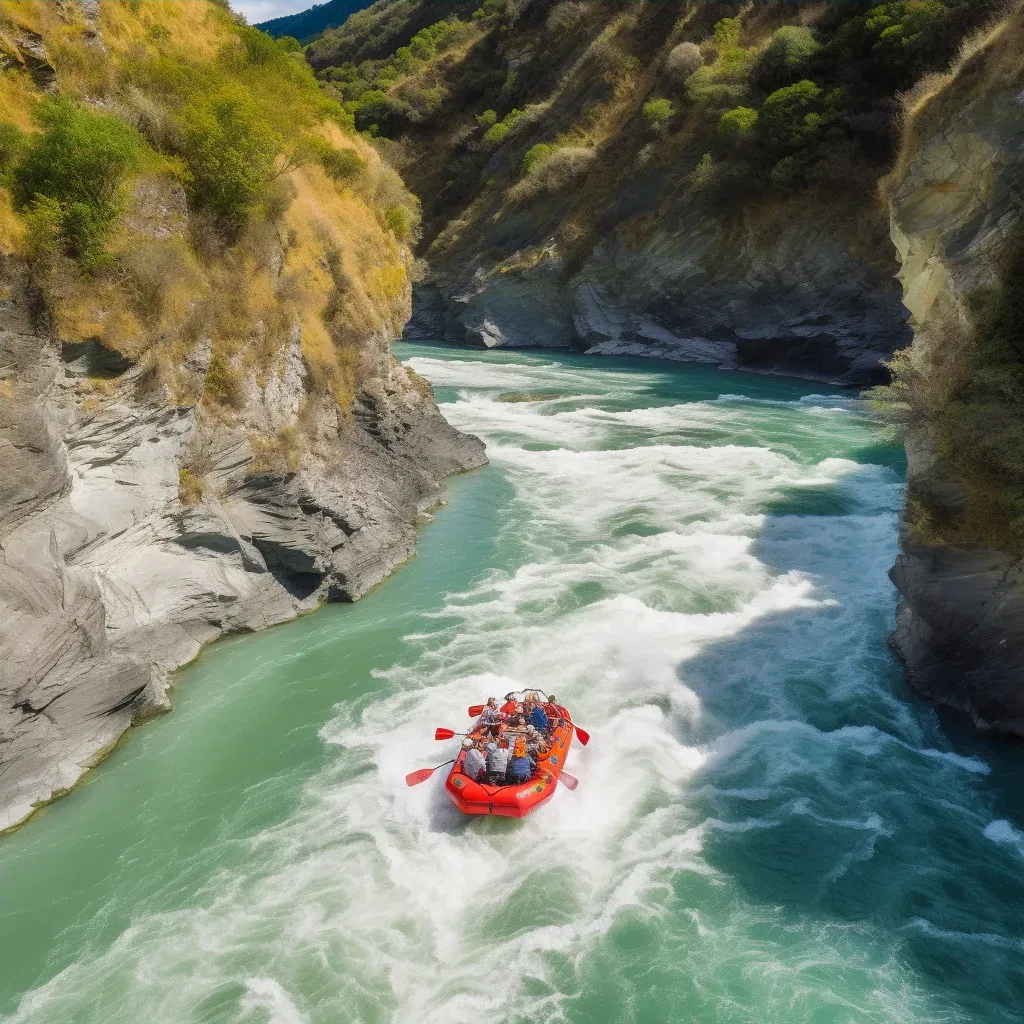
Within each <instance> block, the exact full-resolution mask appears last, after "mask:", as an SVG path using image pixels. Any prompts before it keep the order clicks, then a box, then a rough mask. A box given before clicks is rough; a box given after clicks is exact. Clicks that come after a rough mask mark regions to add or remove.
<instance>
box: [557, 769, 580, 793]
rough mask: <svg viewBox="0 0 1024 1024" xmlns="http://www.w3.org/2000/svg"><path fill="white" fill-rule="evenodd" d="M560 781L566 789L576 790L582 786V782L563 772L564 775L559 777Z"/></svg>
mask: <svg viewBox="0 0 1024 1024" xmlns="http://www.w3.org/2000/svg"><path fill="white" fill-rule="evenodd" d="M558 781H559V782H561V783H562V785H563V786H565V788H566V789H575V788H576V787H577V786H578V785H579V784H580V780H579V779H577V778H576V776H575V775H570V774H569V773H568V772H562V774H561V775H559V776H558Z"/></svg>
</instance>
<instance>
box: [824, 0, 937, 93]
mask: <svg viewBox="0 0 1024 1024" xmlns="http://www.w3.org/2000/svg"><path fill="white" fill-rule="evenodd" d="M949 14H950V11H949V8H948V7H947V6H946V4H944V3H941V2H939V0H896V2H893V3H883V4H876V5H875V6H874V7H871V8H870V9H869V10H868V11H866V12H865V13H864V14H861V15H858V16H857V17H854V18H851V19H850V20H849V21H847V22H846V23H845V24H843V25H842V26H841V27H840V30H839V31H838V32H837V33H836V36H835V38H834V39H833V40H832V42H831V43H830V44H829V49H830V51H831V52H832V54H833V55H834V56H835V58H836V59H837V60H839V61H840V62H844V63H845V62H848V61H851V60H864V59H865V58H870V59H872V60H873V63H874V70H875V73H876V75H877V77H878V78H880V79H883V80H887V81H889V82H891V83H894V84H896V83H900V82H902V81H906V80H908V79H909V78H910V77H912V76H914V75H916V74H918V73H920V72H921V71H923V70H925V69H926V68H928V67H929V66H932V65H933V64H934V63H936V62H940V63H941V62H942V61H943V60H944V59H946V57H947V56H948V53H947V46H946V44H945V43H944V41H943V31H942V29H943V25H944V22H945V21H946V19H947V17H948V16H949Z"/></svg>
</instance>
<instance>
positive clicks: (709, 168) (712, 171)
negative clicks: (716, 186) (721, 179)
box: [690, 153, 718, 192]
mask: <svg viewBox="0 0 1024 1024" xmlns="http://www.w3.org/2000/svg"><path fill="white" fill-rule="evenodd" d="M717 176H718V168H717V167H716V166H715V162H714V160H712V158H711V154H710V153H705V154H704V155H703V156H702V157H701V158H700V162H699V163H698V164H697V166H696V167H694V169H693V170H692V171H691V172H690V186H691V187H692V188H693V189H694V191H695V192H700V191H702V190H704V189H706V188H709V187H710V186H711V185H712V184H713V183H714V181H715V178H716V177H717Z"/></svg>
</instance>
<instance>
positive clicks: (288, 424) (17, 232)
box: [0, 2, 486, 831]
mask: <svg viewBox="0 0 1024 1024" xmlns="http://www.w3.org/2000/svg"><path fill="white" fill-rule="evenodd" d="M189 6H190V9H189V10H185V9H184V7H183V5H180V4H157V3H154V4H151V5H138V4H135V5H133V4H130V3H126V4H119V3H116V2H113V3H109V4H108V3H104V4H100V5H96V4H82V5H77V4H72V3H66V4H61V5H49V4H44V3H39V4H31V3H27V4H21V5H19V6H18V8H17V10H16V11H14V12H13V14H11V13H10V12H9V11H8V10H6V9H5V10H4V11H3V12H2V17H3V18H4V19H5V20H4V21H3V22H2V23H0V45H2V48H3V55H4V60H5V61H6V64H7V69H6V71H5V72H4V74H3V75H2V76H0V89H5V90H7V92H6V93H5V98H6V100H7V106H6V108H5V110H4V111H3V113H4V114H5V115H6V117H16V118H17V119H18V121H19V122H20V125H21V130H22V133H19V132H17V131H15V130H14V129H12V128H11V127H10V125H9V124H8V123H7V122H6V121H4V119H3V118H2V117H0V121H2V122H3V123H0V129H3V130H4V131H6V135H4V138H5V139H6V140H7V144H8V149H7V150H5V151H4V153H2V154H0V164H2V162H3V160H4V159H6V160H7V164H6V166H5V167H3V168H2V169H3V170H4V171H5V174H4V176H3V177H2V178H0V831H2V830H3V829H6V828H10V827H13V826H15V825H17V824H18V823H19V822H21V821H23V820H24V819H25V818H26V817H28V816H29V815H30V814H31V813H32V811H33V809H34V808H35V807H37V806H39V805H40V804H42V803H45V802H47V801H48V800H50V799H53V798H54V797H56V796H59V795H60V794H62V793H64V792H66V791H67V790H69V789H70V788H71V787H72V786H73V785H74V784H75V783H76V782H77V781H78V780H79V779H80V778H81V776H82V775H83V773H84V772H85V771H86V770H87V769H88V768H89V767H91V766H92V765H93V764H95V763H96V762H97V761H98V760H99V759H100V758H102V757H103V756H104V754H105V753H106V752H107V751H109V750H110V749H111V748H112V746H113V745H114V744H115V743H116V741H117V739H118V737H120V736H121V735H122V733H123V732H124V731H125V730H126V729H127V728H128V727H129V726H130V725H131V724H132V723H133V722H137V721H139V720H140V719H143V718H145V717H146V716H148V715H151V714H153V713H155V712H158V711H163V710H166V709H168V708H169V707H170V703H169V699H168V686H169V681H170V673H171V672H172V671H173V670H174V669H175V668H177V667H178V666H180V665H182V664H184V663H185V662H187V661H189V660H191V659H192V658H194V657H195V656H196V655H197V654H198V652H199V651H200V649H201V648H202V647H203V645H204V644H206V643H209V642H211V641H212V640H214V639H216V638H217V637H218V636H221V635H223V634H225V633H228V632H237V631H245V630H256V629H262V628H264V627H266V626H270V625H272V624H274V623H278V622H283V621H286V620H288V619H292V618H294V617H295V616H297V615H299V614H302V613H303V612H307V611H311V610H313V609H314V608H316V607H317V606H318V605H319V604H320V603H321V602H323V601H326V600H355V599H357V598H359V597H361V596H362V595H364V594H365V593H366V592H367V591H368V590H369V589H370V588H371V587H373V586H375V585H376V584H377V583H379V582H380V581H381V580H383V579H384V578H385V577H386V576H388V574H389V573H391V572H392V571H393V570H394V569H395V568H396V567H397V566H398V565H400V564H401V563H402V562H404V561H406V560H407V559H408V558H410V557H412V555H413V553H414V550H415V542H416V527H417V525H418V523H419V522H420V521H421V520H422V518H423V516H425V515H426V514H428V512H429V509H430V508H431V507H432V506H434V505H436V504H437V503H438V501H439V483H440V481H441V480H442V479H443V478H444V477H445V476H446V475H448V474H450V473H454V472H459V471H462V470H466V469H470V468H472V467H475V466H479V465H481V464H483V463H484V462H485V461H486V460H485V456H484V450H483V445H482V443H481V442H480V441H478V440H477V439H476V438H473V437H470V436H467V435H464V434H460V433H459V432H458V431H456V430H454V429H453V428H452V427H450V426H449V425H448V423H447V422H446V421H445V420H444V418H443V417H442V416H441V414H440V412H439V411H438V408H437V405H436V404H435V402H434V399H433V394H432V392H431V389H430V386H429V384H427V383H426V382H425V381H423V380H422V379H420V378H418V377H416V376H415V374H413V373H412V372H411V371H408V370H406V369H404V368H403V367H402V366H401V365H400V364H399V363H398V362H397V361H396V360H394V359H393V358H392V357H391V355H390V352H389V340H388V339H389V337H392V336H394V334H395V333H396V332H397V331H398V330H399V329H400V327H401V324H402V322H404V320H405V319H406V318H407V316H408V312H409V283H408V279H407V277H406V264H405V260H406V258H407V253H406V250H405V249H404V247H403V245H402V242H401V240H400V239H399V238H398V237H397V236H396V234H395V232H394V231H393V230H391V229H389V228H388V227H387V211H388V210H389V209H391V210H394V209H396V208H397V205H395V204H399V203H402V202H411V200H409V198H408V196H407V194H406V193H405V192H404V190H401V189H400V183H399V184H398V185H396V184H395V182H396V180H397V179H396V178H395V176H394V175H393V172H390V171H389V170H388V169H387V168H386V167H384V166H383V165H380V164H379V162H376V161H375V155H374V154H373V153H372V151H371V150H369V148H368V147H365V146H364V145H362V144H361V143H360V141H359V140H358V138H357V137H354V135H353V136H347V135H343V134H342V133H341V132H339V124H338V122H337V121H335V122H333V123H324V122H321V121H320V118H321V117H322V116H323V111H322V110H320V109H319V108H318V103H319V100H318V99H317V96H318V93H317V90H316V87H315V83H312V82H310V89H309V90H307V92H306V93H305V95H299V97H298V99H296V80H297V81H298V85H299V86H303V81H302V79H301V78H297V74H296V71H295V70H294V67H293V66H292V65H289V64H287V63H281V62H283V61H284V60H286V59H287V60H290V59H291V58H287V56H286V55H285V56H281V55H280V54H279V53H278V52H277V51H276V50H271V51H266V50H264V51H260V50H259V49H258V47H259V46H261V45H263V44H262V43H261V42H260V40H259V39H255V40H254V39H253V38H252V37H246V36H245V35H244V30H243V28H242V27H241V26H238V25H237V23H236V22H235V21H234V20H233V18H232V17H231V15H230V14H229V12H227V10H226V9H224V8H223V7H220V6H214V5H206V4H203V5H199V4H196V5H189ZM8 18H10V19H11V20H7V19H8ZM263 38H265V37H263ZM247 42H248V44H249V45H250V46H251V47H255V48H256V49H255V50H254V52H255V54H256V56H255V58H253V57H252V56H251V55H250V56H249V57H248V58H246V57H244V56H243V54H245V53H246V50H245V49H243V45H244V44H246V43H247ZM76 47H77V48H79V49H78V50H77V51H76ZM147 47H151V48H152V49H151V50H150V52H149V53H147ZM121 53H128V54H130V59H131V61H132V64H131V68H130V72H127V73H130V74H131V75H132V76H133V78H132V80H131V83H130V84H129V85H127V86H126V85H125V84H124V79H123V78H122V75H123V74H125V73H126V69H125V66H124V65H119V63H118V61H119V54H121ZM62 58H63V60H62ZM147 59H152V60H153V63H154V66H155V67H156V68H157V69H158V70H159V71H160V73H161V74H163V75H169V74H170V75H175V74H176V75H177V76H178V77H177V78H176V79H171V80H172V81H185V82H187V81H188V80H189V78H188V76H189V75H193V76H194V75H195V72H196V71H197V70H198V71H200V72H201V75H200V77H199V78H198V79H197V80H198V81H201V82H202V83H203V88H204V89H205V90H209V89H213V88H215V87H216V84H217V77H218V76H222V77H228V76H230V79H231V80H230V82H229V87H230V89H231V90H232V91H231V93H230V99H229V100H227V101H226V103H225V106H224V107H223V108H216V107H214V108H213V110H212V112H211V113H210V115H209V116H206V115H203V116H205V117H206V119H205V120H203V119H202V117H201V116H200V115H199V114H197V115H196V122H195V124H192V125H190V124H189V123H188V122H178V123H175V122H174V120H173V116H174V115H173V112H172V111H171V109H170V107H169V106H168V105H167V104H168V103H169V102H170V97H168V95H167V93H166V89H167V85H166V84H164V85H161V87H160V89H157V88H156V87H155V86H154V85H153V82H152V81H146V80H145V78H144V77H143V76H141V75H140V72H139V68H145V66H146V63H145V62H146V60H147ZM88 61H91V62H92V64H88ZM204 61H205V62H207V63H204ZM275 62H278V63H277V65H276V67H275ZM83 66H88V67H91V68H93V70H96V68H97V67H98V68H99V70H100V71H101V72H103V73H102V74H97V75H95V76H93V77H91V78H89V79H87V80H85V81H84V82H83V81H82V80H81V78H80V77H79V76H80V75H81V69H82V67H83ZM298 67H299V69H302V65H301V63H300V64H299V65H298ZM257 83H259V84H261V85H262V86H264V87H266V86H268V84H269V86H276V89H275V88H266V89H265V91H266V98H265V102H266V103H267V104H276V106H269V105H268V106H264V107H262V108H260V107H259V106H257V103H258V101H257V99H255V98H254V99H252V100H244V99H243V100H240V99H239V95H240V94H242V96H243V97H244V90H246V89H251V88H252V87H253V86H254V85H255V84H257ZM147 87H149V88H150V89H151V91H149V92H146V91H145V89H146V88H147ZM97 89H98V90H101V92H102V96H103V102H102V103H99V102H97V100H96V98H95V97H94V96H91V95H90V93H92V91H93V90H97ZM289 89H291V92H289ZM161 90H163V91H161ZM54 92H57V93H58V94H60V95H61V96H62V97H63V105H59V106H53V105H51V106H47V101H46V99H45V98H44V97H45V95H47V94H53V93H54ZM282 97H284V99H282ZM261 99H263V97H261ZM199 102H201V100H200V101H199ZM19 103H20V106H19V105H18V104H19ZM284 103H291V104H292V106H291V107H290V108H286V109H282V104H284ZM183 105H184V104H179V106H183ZM111 110H117V111H119V112H120V113H118V114H117V117H118V118H119V119H120V120H118V121H115V120H113V119H112V117H111V115H110V114H109V113H108V111H111ZM223 111H226V112H227V114H226V115H224V116H226V117H238V116H241V115H240V114H239V111H242V112H243V113H244V114H245V116H246V117H248V118H249V120H250V126H251V127H254V128H255V129H256V130H257V131H259V130H266V132H267V137H268V138H273V139H274V144H275V145H278V146H282V145H284V146H286V145H287V138H286V136H284V135H272V134H271V133H270V130H269V129H268V128H267V127H266V126H267V124H268V119H270V118H279V119H280V120H281V122H282V124H285V123H286V122H288V121H290V122H292V123H294V122H298V123H300V124H301V123H302V121H303V119H305V125H306V130H307V131H310V130H312V131H317V132H322V133H323V134H322V135H318V136H316V137H317V138H319V139H320V140H321V141H319V142H317V143H316V145H315V148H314V149H313V152H316V153H320V154H324V155H325V156H326V163H325V166H328V165H331V161H332V160H334V161H335V164H334V165H331V166H343V167H347V168H348V169H349V171H350V172H352V173H354V174H355V177H352V176H351V175H350V176H349V177H347V178H345V179H344V180H342V181H340V182H335V181H334V180H332V179H331V178H330V177H329V176H327V175H326V174H325V172H324V169H323V168H322V167H321V166H319V165H318V164H311V163H308V162H305V163H304V162H303V161H302V160H300V159H299V158H297V157H295V156H289V155H288V154H287V153H285V154H283V155H282V154H274V153H273V152H269V151H268V153H267V156H266V159H267V161H268V164H267V166H268V167H269V168H270V170H271V171H273V172H274V176H273V178H270V177H269V175H268V176H267V177H266V178H264V179H263V180H262V181H260V180H256V181H255V185H256V186H258V187H261V188H264V187H265V189H266V191H265V192H263V193H260V194H256V195H257V198H258V199H259V202H258V203H257V204H254V205H253V207H252V209H251V210H248V211H246V212H245V219H244V221H242V222H239V223H236V224H232V225H230V226H226V225H225V224H224V222H223V221H218V220H216V219H215V218H214V215H213V214H212V213H210V212H209V208H208V207H204V205H203V202H204V197H203V196H202V195H200V194H198V193H196V192H195V191H194V183H195V180H196V177H197V175H198V173H199V172H201V171H202V170H203V164H202V163H201V160H202V153H203V152H205V151H206V150H205V149H204V148H203V147H202V146H196V147H194V148H192V149H189V143H188V136H187V134H186V133H187V131H189V130H191V131H193V132H196V131H197V130H198V129H197V128H196V125H200V126H203V125H205V126H206V127H207V128H208V129H209V130H210V131H217V130H219V129H218V125H217V122H216V117H217V116H220V115H221V114H222V113H223ZM136 115H137V119H136ZM284 115H287V116H284ZM211 118H212V119H211ZM133 119H134V120H133ZM147 119H148V120H147ZM133 123H137V124H139V125H140V126H141V128H142V129H148V130H151V131H152V134H148V135H147V134H145V133H143V138H144V139H145V142H143V141H140V139H139V138H138V137H136V136H134V135H132V134H131V132H130V126H131V125H132V124H133ZM154 125H155V126H156V127H155V128H154ZM69 126H70V128H69ZM126 126H127V127H126ZM71 129H74V131H73V133H72V134H73V143H72V145H71V147H69V148H64V149H62V148H61V146H62V144H63V141H64V139H65V138H66V137H67V136H68V134H69V133H70V132H71ZM204 130H205V129H204ZM284 130H285V129H282V131H284ZM90 133H91V134H90ZM195 137H196V138H199V136H198V135H196V136H195ZM122 138H128V139H129V140H130V143H131V146H132V147H134V150H138V149H139V148H140V147H141V146H143V145H144V144H146V143H148V144H149V145H151V146H152V149H151V150H150V151H149V152H147V153H146V154H145V155H144V158H143V159H141V160H140V161H138V163H137V164H135V165H133V166H132V167H131V169H130V170H128V171H126V172H125V181H124V183H123V186H122V187H121V188H120V189H119V191H118V192H117V193H116V194H115V195H114V196H113V198H112V201H111V217H112V218H113V219H112V220H111V222H110V226H109V227H108V228H107V229H106V232H105V234H104V235H102V237H101V238H100V241H99V245H100V248H99V251H98V253H97V251H96V249H95V247H94V249H93V250H92V253H93V255H92V257H91V262H90V263H89V264H88V266H86V264H85V261H84V259H83V256H82V250H81V248H75V242H76V241H77V238H78V236H75V235H73V234H72V229H71V227H70V226H68V224H67V222H66V221H65V220H63V219H62V218H63V216H64V215H65V210H66V209H71V208H73V207H71V206H70V204H69V205H68V206H67V207H65V206H62V205H61V204H62V203H66V202H67V199H66V191H65V192H62V191H61V187H63V186H62V184H61V182H60V181H58V180H55V175H54V174H50V176H49V177H48V178H44V179H43V183H42V185H41V186H40V187H41V188H44V189H48V190H50V192H51V193H52V194H51V195H47V193H45V192H44V193H42V198H40V196H39V195H37V196H36V197H35V198H32V197H31V196H30V197H29V198H27V199H25V200H22V201H19V199H18V181H19V176H26V175H28V174H29V173H30V171H31V169H32V167H33V166H34V165H33V163H32V159H33V157H32V154H33V153H34V152H39V150H40V148H43V147H49V150H47V152H48V153H51V154H52V153H53V152H56V153H57V154H58V155H59V156H60V157H61V159H64V160H67V161H68V162H70V163H71V164H72V165H74V166H76V167H78V168H79V169H80V173H81V174H86V173H88V172H89V170H90V164H89V160H90V158H91V154H92V153H93V152H99V151H101V149H102V147H104V146H106V147H107V151H108V152H109V153H112V154H113V155H114V156H117V154H118V153H119V152H129V150H128V149H127V148H126V147H122V148H121V149H120V150H119V149H117V148H116V146H115V145H113V144H111V143H110V140H111V139H113V140H115V142H117V141H118V140H120V139H122ZM94 140H95V141H94ZM332 140H333V141H332ZM245 141H246V140H245V139H242V140H241V144H245ZM164 144H166V146H167V147H168V149H167V152H166V153H165V152H164V151H163V150H162V149H161V148H158V147H161V146H163V145H164ZM230 144H231V139H230V138H229V137H226V136H224V135H223V134H222V135H220V136H219V142H218V145H219V146H221V151H222V154H223V150H224V148H225V147H227V146H229V145H230ZM94 145H95V147H96V150H95V151H94V150H93V149H92V148H91V147H92V146H94ZM302 145H303V146H308V145H310V142H309V139H308V138H306V139H304V140H303V141H302ZM345 146H348V147H349V149H348V150H347V152H348V153H349V154H350V155H348V156H345V153H346V149H345V148H344V147H345ZM339 147H340V148H339ZM352 147H355V148H354V149H353V148H352ZM353 152H354V153H355V157H353V156H352V155H351V154H352V153H353ZM339 153H341V154H342V155H341V157H339V156H338V154H339ZM360 153H361V154H362V155H360ZM19 154H20V155H19ZM26 154H27V155H26ZM109 160H113V157H110V158H109ZM109 160H108V165H105V166H106V167H107V170H106V171H105V173H106V174H108V175H109V174H110V173H112V172H111V171H110V170H109ZM339 160H347V161H348V163H347V164H339V163H338V161H339ZM76 161H77V162H78V163H75V162H76ZM173 161H177V162H173ZM189 161H191V162H192V163H191V165H189V163H188V162H189ZM271 161H274V162H273V163H272V162H271ZM55 164H56V161H55V160H54V159H52V158H51V159H50V160H49V161H48V162H47V164H46V167H47V168H52V167H54V166H55ZM238 166H241V167H242V169H243V171H245V170H246V167H247V165H246V164H240V165H238ZM275 166H276V169H275ZM193 168H194V170H193ZM346 173H348V172H346ZM249 180H250V182H252V181H253V179H251V178H250V179H249ZM281 181H285V182H287V187H286V188H285V189H284V191H283V192H282V191H280V190H279V191H277V192H276V193H275V192H273V191H271V185H272V184H273V183H280V182H281ZM268 182H269V183H270V184H267V183H268ZM218 184H219V183H218V180H217V179H216V178H214V179H212V186H217V185H218ZM274 187H275V188H279V184H278V185H274ZM382 190H384V191H383V192H382ZM384 193H386V199H384V200H383V202H382V200H381V196H382V195H383V194H384ZM215 194H218V193H216V192H215ZM254 194H255V193H254ZM403 196H404V197H405V198H404V199H403ZM89 198H90V197H88V196H87V197H86V200H88V199H89ZM229 198H234V197H229ZM44 199H45V200H49V204H48V205H44V203H43V200H44ZM47 211H56V213H55V214H54V217H53V219H51V220H47V221H45V232H44V235H43V242H40V239H39V237H38V236H39V233H40V227H39V222H40V219H41V218H42V217H43V216H44V214H47ZM104 212H105V211H103V210H102V209H101V210H100V211H99V213H98V214H96V216H97V217H98V216H99V215H100V214H103V213H104ZM44 243H45V244H44Z"/></svg>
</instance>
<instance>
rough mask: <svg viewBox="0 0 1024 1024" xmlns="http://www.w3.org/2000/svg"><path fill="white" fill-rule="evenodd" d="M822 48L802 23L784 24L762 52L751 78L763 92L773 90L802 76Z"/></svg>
mask: <svg viewBox="0 0 1024 1024" xmlns="http://www.w3.org/2000/svg"><path fill="white" fill-rule="evenodd" d="M820 49H821V45H820V43H818V41H817V40H816V39H815V38H814V36H813V34H812V33H811V30H810V29H809V28H807V27H806V26H804V25H784V26H783V27H782V28H780V29H779V30H778V31H777V32H776V33H775V34H774V35H773V36H772V41H771V42H770V43H769V44H768V46H767V47H766V48H765V50H764V52H763V53H762V54H761V56H760V58H759V60H758V62H757V68H756V70H755V72H754V78H755V81H756V82H757V84H758V86H759V87H760V88H761V89H763V90H764V91H765V92H774V91H775V90H776V89H779V88H781V87H783V86H785V85H788V84H789V83H790V82H792V81H793V80H794V79H801V78H803V77H805V74H806V71H807V68H808V66H809V65H810V62H811V58H813V57H814V55H815V54H816V53H817V52H818V50H820Z"/></svg>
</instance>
